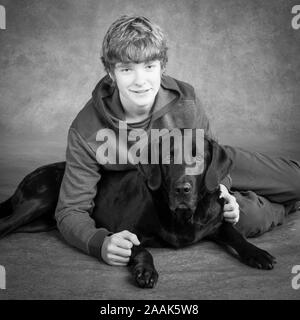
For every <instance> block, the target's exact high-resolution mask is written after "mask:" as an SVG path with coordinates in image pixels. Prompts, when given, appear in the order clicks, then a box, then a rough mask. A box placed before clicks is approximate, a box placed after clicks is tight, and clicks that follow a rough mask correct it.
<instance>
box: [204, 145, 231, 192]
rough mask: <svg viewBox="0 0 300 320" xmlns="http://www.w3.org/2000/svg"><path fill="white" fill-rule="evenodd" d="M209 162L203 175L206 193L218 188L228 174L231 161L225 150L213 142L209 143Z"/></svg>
mask: <svg viewBox="0 0 300 320" xmlns="http://www.w3.org/2000/svg"><path fill="white" fill-rule="evenodd" d="M210 152H211V162H210V164H209V166H208V169H207V171H206V175H205V186H206V189H207V191H208V192H213V191H215V190H216V189H218V188H219V185H220V182H221V181H222V180H223V179H224V178H225V176H226V175H227V174H228V173H229V171H230V169H231V167H232V160H231V158H230V157H229V155H228V154H227V152H226V150H225V149H224V148H223V147H221V146H220V145H219V144H218V143H216V142H215V141H210Z"/></svg>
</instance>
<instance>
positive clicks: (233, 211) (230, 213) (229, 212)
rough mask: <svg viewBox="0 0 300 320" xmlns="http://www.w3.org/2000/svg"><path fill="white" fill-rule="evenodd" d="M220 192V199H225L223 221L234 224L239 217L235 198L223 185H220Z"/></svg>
mask: <svg viewBox="0 0 300 320" xmlns="http://www.w3.org/2000/svg"><path fill="white" fill-rule="evenodd" d="M220 190H221V195H220V198H224V199H225V205H224V219H225V221H227V222H230V223H233V224H236V223H237V222H238V221H239V217H240V209H239V204H238V203H237V201H236V198H235V197H234V196H233V195H231V194H230V193H229V191H228V189H227V188H226V187H225V186H224V185H223V184H220Z"/></svg>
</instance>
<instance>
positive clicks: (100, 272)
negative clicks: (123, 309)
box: [0, 146, 300, 299]
mask: <svg viewBox="0 0 300 320" xmlns="http://www.w3.org/2000/svg"><path fill="white" fill-rule="evenodd" d="M2 150H3V148H2ZM22 150H23V151H22ZM26 150H30V152H28V151H26ZM32 150H33V151H32ZM21 151H22V152H21ZM59 154H60V155H61V157H62V158H63V152H62V149H61V148H55V146H52V148H47V150H46V148H44V149H43V148H42V147H41V146H38V147H37V148H36V149H33V148H30V149H26V148H24V146H23V149H18V150H17V149H14V148H9V147H7V148H6V149H5V153H2V156H1V157H0V166H1V170H0V174H1V181H0V201H2V200H4V199H5V198H6V197H7V196H8V195H9V194H11V193H12V191H13V190H14V188H15V187H16V185H17V183H19V182H20V180H21V178H22V177H24V175H25V174H26V173H29V172H30V171H31V170H33V169H34V168H36V167H37V166H39V165H43V164H46V163H50V162H54V161H58V160H60V159H59V157H58V155H59ZM10 159H11V160H10ZM251 242H253V243H255V244H256V245H258V246H259V247H261V248H263V249H265V250H268V251H269V252H270V253H271V254H273V255H274V256H276V257H277V261H278V262H277V265H276V267H275V269H274V270H272V271H261V270H256V269H252V268H250V267H247V266H245V265H243V264H242V263H240V262H239V261H238V260H237V259H235V258H234V257H233V256H231V255H230V254H229V253H228V252H226V251H225V250H224V249H223V248H221V247H219V246H217V245H216V244H214V243H211V242H201V243H199V244H197V245H194V246H192V247H188V248H184V249H179V250H171V249H150V251H151V252H152V253H153V255H154V259H155V264H156V267H157V270H158V272H159V282H158V284H157V287H156V288H154V289H152V290H143V289H139V288H136V287H135V286H134V284H133V282H132V279H131V277H130V275H129V272H128V270H127V268H126V267H111V266H108V265H105V264H104V263H101V262H99V261H97V260H96V259H95V258H93V257H89V256H87V255H85V254H83V253H81V252H79V251H78V250H76V249H75V248H72V247H70V246H69V245H67V244H66V243H65V241H64V240H63V239H62V238H61V236H60V234H59V233H58V231H56V230H54V231H51V232H46V233H37V234H25V233H18V234H12V235H9V236H8V237H6V238H4V239H2V240H0V265H2V266H4V267H5V269H6V290H0V299H300V289H298V290H295V289H293V288H292V285H291V282H292V278H293V277H294V276H295V275H294V274H292V267H293V266H294V265H300V250H299V249H300V212H297V213H294V214H292V215H291V216H289V217H288V219H287V221H286V223H285V224H284V225H283V226H280V227H277V228H276V229H274V230H273V231H271V232H269V233H266V234H265V235H263V236H261V237H259V238H255V239H251Z"/></svg>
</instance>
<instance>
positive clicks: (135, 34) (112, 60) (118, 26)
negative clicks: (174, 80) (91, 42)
mask: <svg viewBox="0 0 300 320" xmlns="http://www.w3.org/2000/svg"><path fill="white" fill-rule="evenodd" d="M167 50H168V47H167V38H166V35H165V34H164V32H163V30H162V29H161V28H160V27H159V26H158V25H156V24H154V23H152V22H151V21H150V20H149V19H147V18H145V17H143V16H127V15H125V16H121V17H120V18H119V19H118V20H116V21H115V22H114V23H113V24H112V25H111V26H110V28H109V29H108V31H107V33H106V35H105V36H104V39H103V43H102V56H101V61H102V63H103V65H104V68H105V70H106V72H108V73H109V72H113V70H114V67H115V65H116V63H118V62H123V63H130V62H134V63H141V62H148V61H153V60H159V61H160V63H161V67H162V69H164V68H165V67H166V64H167V61H168V56H167Z"/></svg>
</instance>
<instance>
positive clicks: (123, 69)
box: [121, 68, 130, 72]
mask: <svg viewBox="0 0 300 320" xmlns="http://www.w3.org/2000/svg"><path fill="white" fill-rule="evenodd" d="M129 71H130V69H129V68H122V69H121V72H129Z"/></svg>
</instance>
